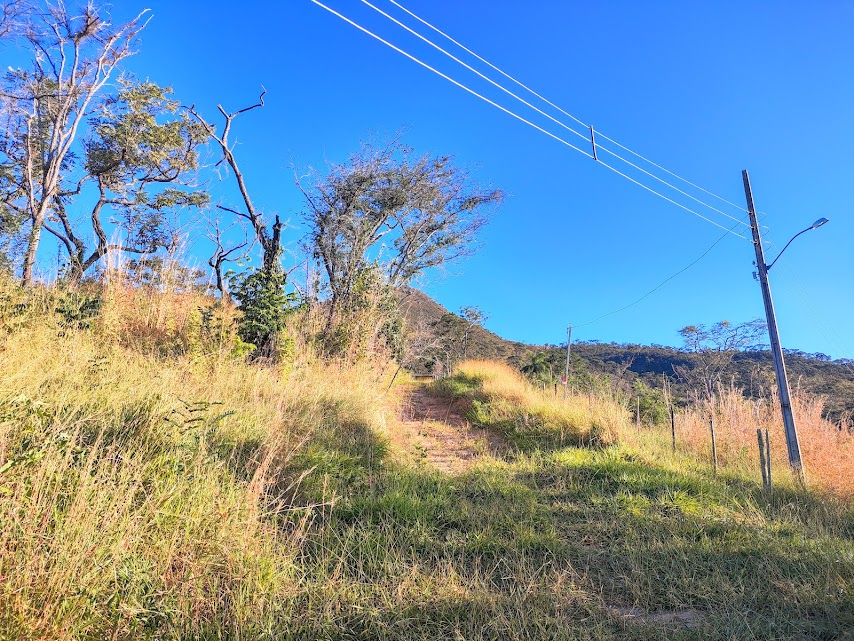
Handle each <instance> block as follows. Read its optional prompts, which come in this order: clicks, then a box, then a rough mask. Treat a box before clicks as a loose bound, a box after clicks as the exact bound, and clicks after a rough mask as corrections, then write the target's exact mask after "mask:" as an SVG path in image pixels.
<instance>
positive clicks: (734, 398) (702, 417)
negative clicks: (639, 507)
mask: <svg viewBox="0 0 854 641" xmlns="http://www.w3.org/2000/svg"><path fill="white" fill-rule="evenodd" d="M823 409H824V406H823V402H822V399H821V398H820V397H816V396H812V395H809V394H806V393H804V392H796V393H795V394H793V396H792V410H793V413H794V415H795V420H796V422H797V428H798V436H799V441H800V445H801V454H802V457H803V464H804V469H805V471H806V478H807V482H808V484H809V485H810V486H811V487H815V488H816V489H822V490H827V491H830V492H833V493H836V494H840V495H846V496H850V495H853V494H854V432H852V431H851V430H850V429H848V426H845V425H837V424H834V423H831V422H830V421H828V420H826V419H825V418H823V416H822V413H823ZM710 416H711V417H713V418H714V423H715V440H716V443H717V450H718V462H719V465H720V466H721V467H723V468H731V469H734V470H739V471H747V472H748V473H749V474H750V475H751V476H752V477H758V476H759V452H758V443H757V438H756V429H757V428H760V427H761V428H762V429H763V433H764V430H765V428H767V429H768V431H769V434H770V438H771V459H772V465H771V469H772V481H775V480H780V481H783V482H786V483H788V482H791V472H790V467H789V459H788V451H787V448H786V440H785V433H784V431H783V421H782V418H781V415H780V405H779V402H778V401H777V398H776V396H774V397H772V398H768V399H763V400H761V401H753V400H750V399H746V398H745V397H744V396H743V395H742V394H741V392H740V391H739V390H737V389H734V388H722V389H721V390H719V393H718V394H716V396H715V398H714V400H713V402H712V403H709V404H706V405H705V406H694V407H689V408H687V409H685V410H683V411H681V412H678V413H677V415H676V431H677V444H678V445H679V447H687V448H688V449H690V450H692V451H694V452H698V453H702V454H704V455H705V456H708V455H709V454H708V453H709V452H710V448H711V431H710V429H709V417H710Z"/></svg>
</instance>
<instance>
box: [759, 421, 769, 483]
mask: <svg viewBox="0 0 854 641" xmlns="http://www.w3.org/2000/svg"><path fill="white" fill-rule="evenodd" d="M756 440H757V441H758V442H759V467H760V469H761V470H762V487H768V473H767V472H766V471H765V443H764V439H763V438H762V428H761V427H757V428H756Z"/></svg>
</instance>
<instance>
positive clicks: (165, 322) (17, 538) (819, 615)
mask: <svg viewBox="0 0 854 641" xmlns="http://www.w3.org/2000/svg"><path fill="white" fill-rule="evenodd" d="M121 287H124V286H123V285H122V286H121ZM97 293H98V295H99V296H101V298H102V299H103V300H104V301H105V302H104V306H103V307H102V309H101V311H100V312H97V313H94V314H89V313H88V312H86V311H85V309H86V297H87V296H89V295H91V294H92V292H88V293H87V292H78V293H74V294H73V295H72V294H69V293H67V292H66V293H64V292H60V291H55V290H53V291H52V290H47V289H46V290H31V291H29V292H21V291H20V290H17V289H16V288H15V287H13V286H9V287H5V288H4V287H3V286H2V284H0V524H2V532H0V639H3V641H5V640H6V639H15V640H16V641H17V640H18V639H22V640H23V639H45V640H47V639H51V640H53V639H60V640H68V641H72V640H74V641H78V640H81V641H82V640H93V641H94V640H99V641H100V640H101V639H121V640H124V639H127V640H131V639H133V640H136V639H175V640H178V639H246V640H250V639H251V640H253V641H254V640H256V639H269V640H273V639H316V638H324V639H354V638H364V639H384V640H389V641H390V640H392V639H394V640H397V639H412V640H415V639H448V640H450V639H455V640H456V639H460V638H464V639H496V638H505V639H534V638H537V639H539V638H554V639H589V640H593V639H595V640H597V641H599V640H601V639H608V640H613V641H616V640H617V639H620V640H621V641H622V640H624V639H635V640H637V641H639V640H641V639H650V638H668V639H692V640H694V641H699V640H700V639H702V640H703V641H705V640H706V639H720V640H723V639H760V638H768V637H769V636H773V637H774V638H778V639H806V638H826V639H834V638H844V637H842V636H841V635H843V634H844V633H845V631H846V630H849V629H852V627H854V607H852V603H854V548H852V542H851V522H852V521H851V512H850V507H848V506H845V505H844V504H842V503H840V502H833V501H831V500H823V499H820V498H817V497H816V496H815V495H810V494H808V493H804V492H801V491H786V490H780V491H778V492H775V493H773V494H770V493H766V492H762V491H761V490H759V489H758V488H757V486H756V483H745V482H743V481H739V482H738V483H731V482H729V480H728V479H713V478H711V476H710V475H709V473H708V469H707V466H705V465H702V466H701V465H693V466H692V465H691V461H690V460H688V458H687V457H683V458H679V457H668V456H663V455H662V453H663V452H664V451H665V450H664V449H662V448H659V449H653V448H652V446H651V445H650V444H649V439H647V441H646V445H645V446H644V447H646V448H647V449H646V450H644V449H643V448H641V447H640V446H637V447H633V446H632V447H629V446H627V445H625V444H623V445H618V446H605V442H606V439H607V440H610V439H612V438H613V437H614V436H619V435H629V434H631V433H632V430H631V429H630V428H629V427H628V425H627V421H626V416H625V412H624V410H623V409H621V408H620V406H619V404H617V403H614V402H613V399H608V398H601V399H600V398H595V397H586V396H572V397H571V398H570V399H568V400H567V402H566V403H563V401H562V400H560V399H557V400H556V399H554V398H547V397H546V396H544V395H543V394H541V393H540V392H538V391H537V390H534V389H532V388H530V387H529V386H527V384H526V383H525V382H524V381H523V380H522V379H521V378H520V377H519V376H518V375H517V374H516V373H515V372H514V371H512V370H510V369H509V368H506V367H504V366H497V365H494V364H488V363H467V364H464V365H463V366H462V367H461V369H460V371H459V372H457V373H456V374H455V375H454V376H453V377H451V378H449V379H446V381H444V382H443V383H442V384H441V385H444V386H445V387H442V388H440V390H439V391H443V392H445V393H448V394H453V395H457V396H458V397H460V398H465V399H466V400H467V402H468V403H469V405H470V409H472V410H476V411H477V412H478V413H479V416H482V417H486V418H487V419H489V420H490V421H493V423H491V425H493V426H494V427H496V428H498V429H501V430H503V431H504V432H505V433H506V434H509V435H510V437H512V438H513V439H515V440H516V442H517V443H518V444H520V445H521V446H523V447H524V449H526V450H528V451H526V452H519V451H516V452H513V453H510V454H509V455H508V456H506V458H504V457H503V456H502V457H500V458H499V459H494V458H491V457H489V456H484V457H483V461H479V462H478V464H477V465H475V466H472V467H471V468H469V469H467V470H466V471H465V472H464V473H461V474H459V475H457V474H444V473H441V472H439V471H435V470H431V469H429V468H427V467H426V466H417V465H409V464H406V463H405V462H401V461H395V460H393V459H392V458H391V457H389V456H387V455H386V454H387V451H386V448H385V445H384V443H383V440H382V439H381V438H379V437H378V436H377V435H378V434H385V433H388V430H389V429H392V427H390V426H389V425H386V424H385V419H386V415H387V413H388V411H389V397H388V396H387V395H386V394H385V393H384V390H386V388H387V387H388V382H389V378H390V376H391V368H389V367H387V366H386V364H385V363H384V362H382V361H381V360H380V361H377V360H375V359H371V360H370V361H365V362H364V363H363V364H361V365H355V366H354V365H349V366H344V365H341V364H336V363H331V362H323V361H321V360H318V359H317V358H316V357H315V356H314V355H313V354H312V353H311V352H310V350H309V349H306V350H304V351H303V350H302V348H301V347H299V346H300V345H302V343H300V342H299V341H297V346H298V347H297V350H296V352H297V353H296V354H295V356H294V358H293V360H292V361H291V362H289V363H287V364H286V365H285V366H282V367H278V366H277V367H273V366H258V365H257V364H248V363H246V362H245V361H244V360H242V359H240V358H238V357H237V356H236V353H235V347H236V346H237V344H236V342H235V340H234V335H233V331H232V329H230V327H231V326H230V324H229V323H228V322H227V315H228V314H229V313H230V312H229V311H228V310H222V314H223V316H222V317H221V322H220V321H216V320H211V317H210V316H208V317H207V320H205V316H204V314H203V313H202V311H200V310H199V309H198V308H199V307H202V309H203V310H204V309H208V308H210V307H211V301H210V300H208V299H205V298H204V297H199V296H198V295H196V294H192V293H190V294H187V295H186V296H183V297H182V296H180V295H176V294H167V293H164V292H154V291H148V292H140V291H137V290H125V289H121V288H120V286H119V284H116V283H113V284H112V285H110V287H109V288H107V289H106V290H99V291H98V292H97ZM58 309H60V310H63V311H56V310H58ZM75 310H76V311H75ZM218 313H219V312H218ZM306 344H307V343H306ZM391 409H392V411H393V410H394V408H391ZM597 426H598V427H597ZM686 430H687V428H686ZM650 434H651V435H652V436H657V434H658V433H657V432H651V433H650ZM562 441H565V442H567V443H575V442H578V443H585V444H588V443H590V442H591V441H596V442H598V443H599V444H601V445H602V447H595V448H588V447H582V448H577V447H562V448H561V447H559V446H560V444H561V442H562ZM698 446H700V442H699V441H698ZM520 449H522V447H520ZM734 461H735V459H733V464H734ZM775 464H776V462H775ZM777 467H779V464H777ZM626 613H631V616H630V617H628V616H626ZM689 614H690V615H691V617H692V619H691V625H690V626H689V625H687V624H684V623H682V621H683V620H684V618H685V617H686V616H688V615H689Z"/></svg>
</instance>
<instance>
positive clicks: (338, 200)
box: [297, 140, 503, 331]
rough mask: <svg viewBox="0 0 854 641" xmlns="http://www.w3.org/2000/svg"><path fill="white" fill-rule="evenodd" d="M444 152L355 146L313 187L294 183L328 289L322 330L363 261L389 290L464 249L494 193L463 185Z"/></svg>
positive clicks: (462, 175) (465, 180)
mask: <svg viewBox="0 0 854 641" xmlns="http://www.w3.org/2000/svg"><path fill="white" fill-rule="evenodd" d="M470 183H471V181H470V178H469V176H468V174H466V172H464V171H463V170H461V169H459V168H457V167H455V166H454V164H453V162H452V159H451V158H450V157H448V156H436V157H431V156H428V155H424V156H421V157H415V156H414V155H413V153H412V150H411V149H409V148H408V147H405V146H404V145H402V144H401V143H400V142H399V141H397V140H393V141H392V142H390V143H388V144H387V145H385V146H383V147H380V148H377V147H373V146H370V145H363V147H362V149H361V151H360V152H359V153H357V154H355V155H353V156H352V157H351V158H350V161H349V162H348V163H346V164H342V165H334V166H333V167H332V168H331V171H330V172H329V173H328V175H326V176H318V175H317V174H315V175H314V184H312V185H311V186H310V187H305V186H304V185H303V184H302V183H301V181H300V180H297V184H298V185H299V187H300V189H301V190H302V191H303V194H304V196H305V201H306V207H307V210H306V213H305V219H306V222H307V223H308V226H309V233H308V235H307V237H306V241H305V242H306V245H307V247H308V250H309V252H310V253H311V255H312V256H313V257H314V258H315V259H316V260H318V261H319V262H320V263H321V265H322V266H323V269H324V270H325V273H326V279H327V283H328V286H329V290H330V301H329V309H328V317H327V324H326V327H327V331H328V330H329V329H330V328H331V326H332V324H333V322H334V318H335V315H336V313H337V312H338V311H339V310H340V309H341V308H342V307H346V306H347V302H348V300H349V299H350V298H351V297H352V296H353V295H354V289H355V286H356V283H357V282H358V280H359V278H360V276H361V274H362V273H363V272H364V271H365V270H366V269H371V268H372V267H371V265H377V266H379V268H380V269H381V270H382V273H383V275H384V277H385V280H386V282H387V284H388V285H389V286H390V287H392V288H397V287H399V286H401V285H405V284H408V283H409V282H410V281H411V280H412V279H413V278H415V277H416V276H417V275H419V274H421V273H422V272H424V270H426V269H429V268H430V267H436V266H439V265H444V264H446V263H448V262H450V261H453V260H455V259H457V258H460V257H461V256H465V255H467V254H470V253H471V252H472V250H473V247H474V239H475V236H476V234H477V232H478V230H479V229H480V228H481V227H482V226H483V225H484V223H485V222H486V211H487V209H488V207H489V206H490V205H494V204H497V203H499V202H500V201H501V200H502V198H503V195H502V193H501V192H500V191H499V190H495V189H486V188H482V187H478V186H475V185H471V184H470Z"/></svg>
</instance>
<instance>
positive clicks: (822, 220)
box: [810, 218, 828, 229]
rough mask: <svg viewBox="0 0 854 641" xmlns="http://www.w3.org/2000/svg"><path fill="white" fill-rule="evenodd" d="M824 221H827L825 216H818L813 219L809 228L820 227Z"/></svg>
mask: <svg viewBox="0 0 854 641" xmlns="http://www.w3.org/2000/svg"><path fill="white" fill-rule="evenodd" d="M826 222H828V220H827V218H819V219H818V220H817V221H815V222H814V223H813V224H812V227H810V229H818V228H819V227H821V226H822V225H823V224H825V223H826Z"/></svg>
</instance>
